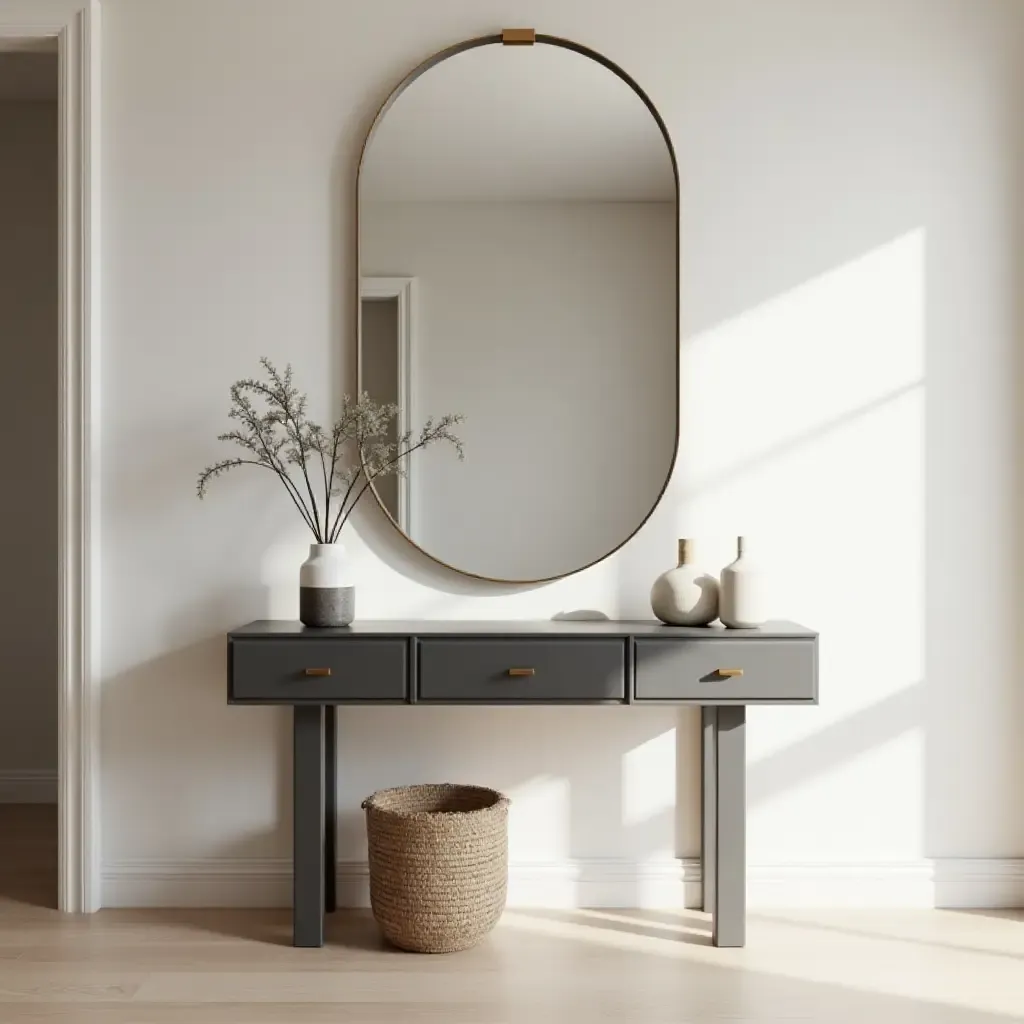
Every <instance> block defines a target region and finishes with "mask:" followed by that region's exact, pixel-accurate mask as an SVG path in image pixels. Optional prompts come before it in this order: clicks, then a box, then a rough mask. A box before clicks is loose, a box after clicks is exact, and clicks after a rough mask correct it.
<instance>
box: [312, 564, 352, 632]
mask: <svg viewBox="0 0 1024 1024" xmlns="http://www.w3.org/2000/svg"><path fill="white" fill-rule="evenodd" d="M355 614H356V588H355V587H354V586H353V584H352V576H351V567H350V565H349V561H348V556H347V554H346V552H345V547H344V545H343V544H310V545H309V558H307V559H306V561H305V562H303V563H302V568H301V569H299V619H300V620H301V621H302V624H303V625H304V626H318V627H327V626H347V625H349V624H350V623H351V622H352V620H353V619H354V618H355Z"/></svg>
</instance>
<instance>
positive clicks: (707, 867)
mask: <svg viewBox="0 0 1024 1024" xmlns="http://www.w3.org/2000/svg"><path fill="white" fill-rule="evenodd" d="M717 723H718V708H716V707H708V706H706V707H702V708H701V709H700V876H701V907H702V909H703V910H704V913H705V914H710V913H711V912H712V910H713V909H714V906H715V840H716V838H717V835H718V823H717V822H716V820H715V810H716V803H715V801H716V799H717V797H716V795H715V775H716V771H717V767H718V761H717V758H716V757H715V729H716V728H717Z"/></svg>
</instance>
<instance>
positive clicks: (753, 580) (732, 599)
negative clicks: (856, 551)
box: [719, 537, 768, 629]
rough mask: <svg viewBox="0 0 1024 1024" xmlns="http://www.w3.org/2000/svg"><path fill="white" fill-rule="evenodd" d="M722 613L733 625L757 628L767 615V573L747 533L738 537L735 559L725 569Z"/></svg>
mask: <svg viewBox="0 0 1024 1024" xmlns="http://www.w3.org/2000/svg"><path fill="white" fill-rule="evenodd" d="M719 615H720V617H721V619H722V624H723V625H724V626H730V627H732V628H733V629H755V628H756V627H758V626H760V625H762V624H763V623H764V622H765V621H767V619H768V616H767V614H766V609H765V580H764V573H763V572H762V570H761V568H760V566H758V564H757V560H756V557H752V556H751V554H750V545H749V544H748V543H747V539H746V538H745V537H737V538H736V561H735V562H732V563H731V564H729V565H727V566H726V567H725V568H724V569H723V570H722V578H721V586H720V588H719Z"/></svg>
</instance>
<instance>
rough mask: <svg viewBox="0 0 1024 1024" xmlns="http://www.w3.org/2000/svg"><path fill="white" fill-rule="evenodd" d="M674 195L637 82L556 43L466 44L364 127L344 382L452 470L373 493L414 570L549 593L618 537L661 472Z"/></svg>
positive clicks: (664, 470)
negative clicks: (449, 424)
mask: <svg viewBox="0 0 1024 1024" xmlns="http://www.w3.org/2000/svg"><path fill="white" fill-rule="evenodd" d="M677 220H678V213H677V190H676V177H675V171H674V166H673V162H672V157H671V153H670V150H669V147H668V144H667V142H666V139H665V137H664V135H663V133H662V130H661V128H660V126H659V124H658V122H657V120H656V119H655V117H654V116H653V115H652V113H651V111H650V110H649V109H648V107H647V105H646V104H645V103H644V101H643V99H642V98H641V97H640V95H639V94H638V93H637V92H636V91H635V89H634V88H633V87H632V86H631V85H630V84H629V83H628V82H627V81H626V80H624V79H623V78H622V77H620V75H619V74H617V73H616V72H615V71H613V70H611V69H610V68H608V67H605V66H604V65H602V64H601V63H599V62H598V61H597V60H595V59H593V57H591V56H588V55H586V54H584V53H579V52H576V51H575V50H573V49H569V48H566V47H564V46H561V45H553V44H544V43H541V42H538V43H537V44H536V45H533V46H522V47H519V46H516V47H511V46H502V45H500V44H498V43H488V44H487V45H479V46H473V47H472V48H469V49H465V50H462V51H461V52H457V53H455V54H454V55H452V56H449V57H447V58H446V59H443V60H441V61H440V62H438V63H436V64H434V65H433V66H432V67H430V68H429V69H428V70H426V71H425V72H424V73H423V74H421V75H419V76H418V77H416V78H414V79H413V80H412V81H411V82H410V83H409V84H408V85H407V86H406V87H405V88H404V90H402V91H401V92H400V93H399V94H398V95H397V96H396V97H395V98H394V99H393V102H392V103H391V105H390V106H389V107H388V108H387V109H386V111H385V112H384V113H383V114H382V116H381V117H380V118H379V120H378V121H377V122H376V124H375V127H374V129H373V130H372V132H371V136H370V138H369V140H368V142H367V146H366V149H365V152H364V155H363V161H362V165H361V168H360V178H359V262H360V275H361V276H360V338H359V344H360V351H359V366H360V387H361V388H362V389H363V390H366V391H369V392H370V394H371V395H372V396H373V397H374V398H375V399H377V400H379V401H394V402H396V403H397V404H398V406H399V409H400V414H399V418H398V422H397V423H396V425H395V426H396V430H397V431H398V432H401V431H402V430H403V429H404V424H405V423H406V422H409V423H419V422H421V421H422V420H423V419H425V418H426V416H428V415H430V414H431V413H439V412H456V413H461V414H462V415H464V416H465V422H464V423H462V424H461V425H460V428H459V434H460V436H461V437H462V438H463V440H464V443H465V450H466V459H465V462H461V463H460V462H457V461H456V460H453V459H450V458H445V457H444V453H441V454H438V453H436V452H433V451H430V450H428V451H426V452H422V453H418V454H419V455H420V456H421V457H420V458H418V459H416V460H414V465H413V466H412V468H411V471H410V473H409V475H408V477H406V478H405V479H400V480H396V479H395V478H389V479H388V480H387V481H385V482H381V483H380V484H379V485H378V487H377V497H378V499H379V501H380V502H381V504H382V505H383V506H384V507H385V509H386V510H387V511H388V513H389V515H390V516H391V517H392V519H394V521H395V522H396V524H397V525H398V526H399V528H400V529H401V530H402V531H403V532H404V533H405V534H406V535H407V536H408V537H409V538H410V539H411V540H412V541H413V542H414V543H415V544H417V545H418V546H419V547H420V548H422V549H423V550H424V551H425V552H426V553H427V554H428V555H430V556H432V557H433V558H435V559H437V560H439V561H441V562H444V563H446V564H447V565H449V566H452V567H453V568H455V569H458V570H460V571H462V572H466V573H470V574H473V575H477V576H484V577H488V578H492V579H499V580H508V581H528V580H540V579H549V578H553V577H558V576H562V575H565V574H567V573H570V572H574V571H576V570H578V569H580V568H582V567H584V566H586V565H589V564H591V563H593V562H596V561H598V560H600V559H602V558H604V557H605V556H606V555H608V554H609V553H610V552H611V551H613V550H614V549H615V548H617V547H618V546H619V545H621V544H622V543H623V542H624V541H625V540H627V539H628V538H629V537H630V536H631V535H632V534H633V533H634V532H635V531H636V530H637V528H638V527H639V526H640V525H641V524H642V523H643V521H644V520H645V519H646V517H647V516H648V515H649V514H650V512H651V511H652V509H653V507H654V505H655V504H656V503H657V501H658V499H659V497H660V495H661V493H662V491H663V489H664V487H665V484H666V482H667V479H668V476H669V473H670V471H671V464H672V460H673V457H674V453H675V445H676V431H677V419H678V408H677V403H678V379H677V378H678V363H677V359H678V338H677V286H678V272H677V258H676V235H677Z"/></svg>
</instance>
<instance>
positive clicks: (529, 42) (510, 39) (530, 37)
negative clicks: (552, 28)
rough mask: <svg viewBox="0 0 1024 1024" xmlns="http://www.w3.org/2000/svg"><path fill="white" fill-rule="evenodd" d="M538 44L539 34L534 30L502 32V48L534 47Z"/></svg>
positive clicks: (518, 29)
mask: <svg viewBox="0 0 1024 1024" xmlns="http://www.w3.org/2000/svg"><path fill="white" fill-rule="evenodd" d="M535 42H537V32H536V30H535V29H532V28H503V29H502V30H501V45H502V46H533V44H534V43H535Z"/></svg>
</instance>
